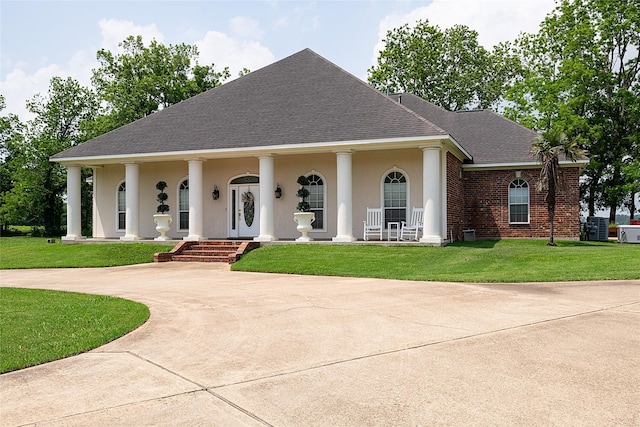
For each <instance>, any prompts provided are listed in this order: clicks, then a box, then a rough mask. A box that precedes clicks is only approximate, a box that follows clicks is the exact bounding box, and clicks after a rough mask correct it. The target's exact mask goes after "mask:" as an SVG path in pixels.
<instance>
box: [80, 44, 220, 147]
mask: <svg viewBox="0 0 640 427" xmlns="http://www.w3.org/2000/svg"><path fill="white" fill-rule="evenodd" d="M120 47H121V48H122V49H123V50H124V52H123V53H121V54H114V53H112V52H110V51H108V50H104V49H101V50H99V51H98V53H97V59H98V62H99V64H100V65H99V67H98V68H96V69H94V70H93V77H92V83H93V86H94V87H95V90H96V91H97V93H98V95H99V96H100V98H101V99H102V100H103V101H105V102H106V105H107V107H106V112H105V113H104V114H103V115H101V117H99V118H98V120H97V121H96V123H95V125H94V127H93V136H98V135H100V134H102V133H105V132H107V131H109V130H112V129H115V128H117V127H120V126H123V125H125V124H128V123H131V122H133V121H135V120H137V119H140V118H142V117H145V116H148V115H149V114H152V113H154V112H156V111H159V110H162V109H163V108H166V107H168V106H170V105H173V104H175V103H177V102H180V101H183V100H185V99H187V98H190V97H192V96H194V95H197V94H199V93H201V92H203V91H205V90H208V89H211V88H214V87H216V86H219V85H220V84H222V81H224V80H225V79H227V78H229V76H230V73H229V69H228V68H225V69H224V70H222V71H221V72H217V71H215V69H214V65H213V64H211V65H199V64H198V63H197V58H198V50H197V48H196V46H190V45H187V44H178V45H169V46H165V45H163V44H162V43H159V42H157V41H156V40H153V41H152V42H151V43H150V44H149V46H145V45H144V43H143V40H142V37H141V36H137V37H134V36H129V37H128V38H127V39H125V40H124V41H123V42H122V43H120Z"/></svg>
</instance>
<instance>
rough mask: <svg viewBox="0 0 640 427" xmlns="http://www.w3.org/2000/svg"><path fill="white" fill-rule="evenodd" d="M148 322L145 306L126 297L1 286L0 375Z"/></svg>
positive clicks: (103, 341) (100, 342)
mask: <svg viewBox="0 0 640 427" xmlns="http://www.w3.org/2000/svg"><path fill="white" fill-rule="evenodd" d="M148 318H149V309H148V308H147V307H146V306H145V305H143V304H140V303H137V302H133V301H129V300H125V299H122V298H113V297H107V296H99V295H87V294H79V293H72V292H60V291H48V290H40V289H21V288H0V319H2V327H1V328H0V373H4V372H10V371H14V370H17V369H22V368H26V367H29V366H34V365H37V364H40V363H44V362H50V361H53V360H57V359H61V358H63V357H67V356H71V355H74V354H79V353H82V352H85V351H88V350H91V349H93V348H96V347H99V346H101V345H103V344H106V343H107V342H109V341H112V340H114V339H116V338H118V337H121V336H123V335H124V334H126V333H128V332H130V331H132V330H133V329H135V328H137V327H138V326H140V325H142V324H143V323H144V322H145V321H146V320H147V319H148Z"/></svg>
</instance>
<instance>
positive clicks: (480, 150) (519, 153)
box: [392, 93, 537, 164]
mask: <svg viewBox="0 0 640 427" xmlns="http://www.w3.org/2000/svg"><path fill="white" fill-rule="evenodd" d="M392 98H393V99H394V100H396V101H398V98H401V100H400V102H401V103H402V105H404V106H405V107H407V108H409V109H411V110H413V111H415V112H416V113H417V114H419V115H421V116H423V117H425V118H428V120H429V121H430V122H432V123H433V124H435V125H436V126H438V127H440V128H442V129H444V130H446V131H447V132H448V133H449V134H450V135H451V136H452V137H453V138H454V139H455V140H456V141H457V142H458V143H459V144H460V145H461V146H462V147H463V148H464V149H465V150H467V152H469V154H471V155H472V156H473V163H475V164H490V163H520V162H535V159H533V158H532V157H531V156H530V155H529V150H530V149H531V143H532V142H533V139H534V138H535V137H536V135H537V134H536V133H535V132H534V131H532V130H530V129H527V128H525V127H524V126H521V125H519V124H517V123H515V122H513V121H511V120H509V119H507V118H505V117H502V116H500V115H498V114H496V113H494V112H493V111H491V110H470V111H456V112H453V111H447V110H445V109H443V108H440V107H438V106H436V105H434V104H432V103H430V102H428V101H425V100H424V99H422V98H420V97H418V96H415V95H413V94H408V93H405V94H401V95H392Z"/></svg>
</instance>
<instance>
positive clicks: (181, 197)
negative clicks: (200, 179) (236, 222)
mask: <svg viewBox="0 0 640 427" xmlns="http://www.w3.org/2000/svg"><path fill="white" fill-rule="evenodd" d="M178 217H179V223H178V227H179V229H180V230H188V229H189V180H188V179H185V180H184V181H182V182H181V183H180V188H179V189H178Z"/></svg>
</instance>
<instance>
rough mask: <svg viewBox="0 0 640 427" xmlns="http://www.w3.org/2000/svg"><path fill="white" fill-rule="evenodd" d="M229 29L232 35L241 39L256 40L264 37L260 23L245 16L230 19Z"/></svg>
mask: <svg viewBox="0 0 640 427" xmlns="http://www.w3.org/2000/svg"><path fill="white" fill-rule="evenodd" d="M229 27H230V28H231V32H232V33H233V35H234V36H236V37H239V38H241V39H248V40H258V39H261V38H262V36H263V35H264V31H262V29H261V28H260V23H259V22H258V21H256V20H255V19H251V18H248V17H246V16H236V17H235V18H232V19H230V20H229Z"/></svg>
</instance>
